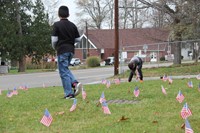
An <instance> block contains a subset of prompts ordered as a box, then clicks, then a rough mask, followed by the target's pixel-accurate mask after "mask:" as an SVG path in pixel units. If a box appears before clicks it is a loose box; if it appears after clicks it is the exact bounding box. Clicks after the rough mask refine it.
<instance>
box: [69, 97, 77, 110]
mask: <svg viewBox="0 0 200 133" xmlns="http://www.w3.org/2000/svg"><path fill="white" fill-rule="evenodd" d="M76 104H77V99H74V102H73V104H72V107H71V108H70V110H69V111H70V112H72V111H74V110H75V109H76Z"/></svg>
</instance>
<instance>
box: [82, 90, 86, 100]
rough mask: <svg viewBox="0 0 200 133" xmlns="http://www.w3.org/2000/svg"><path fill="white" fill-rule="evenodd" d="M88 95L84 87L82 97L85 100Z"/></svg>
mask: <svg viewBox="0 0 200 133" xmlns="http://www.w3.org/2000/svg"><path fill="white" fill-rule="evenodd" d="M86 97H87V94H86V91H85V89H84V88H82V98H83V100H85V98H86Z"/></svg>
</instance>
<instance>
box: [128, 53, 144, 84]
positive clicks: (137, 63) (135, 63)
mask: <svg viewBox="0 0 200 133" xmlns="http://www.w3.org/2000/svg"><path fill="white" fill-rule="evenodd" d="M142 64H143V61H142V59H141V58H140V57H138V56H134V57H133V58H131V60H130V62H129V64H128V67H129V69H130V70H131V72H130V75H129V78H128V81H129V82H131V80H132V78H133V75H135V71H136V69H137V71H138V73H139V78H140V80H143V74H142Z"/></svg>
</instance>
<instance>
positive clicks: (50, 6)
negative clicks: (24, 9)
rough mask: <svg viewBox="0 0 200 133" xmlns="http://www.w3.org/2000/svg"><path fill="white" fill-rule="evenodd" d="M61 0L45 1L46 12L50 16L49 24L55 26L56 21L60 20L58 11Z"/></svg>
mask: <svg viewBox="0 0 200 133" xmlns="http://www.w3.org/2000/svg"><path fill="white" fill-rule="evenodd" d="M59 2H60V1H59V0H53V1H52V0H43V3H44V5H45V9H46V12H47V13H48V15H49V24H50V25H53V23H54V21H55V20H56V19H57V18H58V17H57V16H58V15H57V14H58V13H57V12H58V11H57V9H56V7H58V4H59Z"/></svg>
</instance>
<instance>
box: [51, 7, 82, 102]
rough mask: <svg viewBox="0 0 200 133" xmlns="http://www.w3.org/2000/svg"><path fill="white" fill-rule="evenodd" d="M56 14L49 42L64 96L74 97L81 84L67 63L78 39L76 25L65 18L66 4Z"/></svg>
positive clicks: (66, 14) (72, 54)
mask: <svg viewBox="0 0 200 133" xmlns="http://www.w3.org/2000/svg"><path fill="white" fill-rule="evenodd" d="M58 16H59V18H60V21H57V22H55V23H54V25H53V31H52V36H51V43H52V47H53V49H55V50H56V52H57V56H58V69H59V74H60V78H61V81H62V85H63V88H64V98H65V99H74V97H75V96H76V95H78V94H79V93H80V91H81V89H82V84H81V83H79V82H78V81H77V80H76V79H75V77H74V75H73V74H72V73H71V71H70V70H69V64H70V61H71V59H72V57H73V56H74V49H75V46H74V43H75V41H80V39H79V37H80V35H79V32H78V29H77V27H76V25H75V24H73V23H72V22H70V21H69V20H68V19H67V18H68V17H69V9H68V7H67V6H61V7H60V8H59V10H58ZM72 88H74V90H72Z"/></svg>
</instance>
